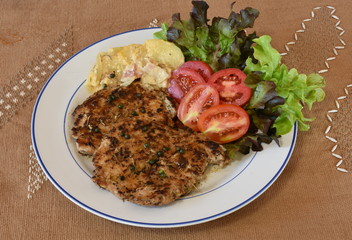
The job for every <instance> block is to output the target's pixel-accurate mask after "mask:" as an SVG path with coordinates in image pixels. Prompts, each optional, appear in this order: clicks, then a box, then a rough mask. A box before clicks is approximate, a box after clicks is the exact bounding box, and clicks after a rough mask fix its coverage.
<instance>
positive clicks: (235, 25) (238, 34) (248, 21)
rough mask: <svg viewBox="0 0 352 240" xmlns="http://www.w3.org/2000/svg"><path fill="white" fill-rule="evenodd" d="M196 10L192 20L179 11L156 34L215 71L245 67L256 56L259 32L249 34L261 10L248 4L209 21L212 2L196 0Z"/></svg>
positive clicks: (193, 10)
mask: <svg viewBox="0 0 352 240" xmlns="http://www.w3.org/2000/svg"><path fill="white" fill-rule="evenodd" d="M192 5H193V8H192V12H191V13H190V18H189V19H188V20H181V16H180V14H179V13H176V14H174V15H173V16H172V24H171V25H170V26H168V25H167V24H166V23H163V24H162V25H161V31H159V32H156V33H155V34H154V37H155V38H159V39H164V40H167V41H170V42H173V43H175V44H176V45H177V46H178V47H179V48H180V49H181V50H182V52H183V54H184V55H185V59H186V61H189V60H201V61H203V62H206V63H208V64H209V65H210V66H211V67H212V68H213V70H214V71H217V70H220V69H223V68H229V67H234V68H240V69H243V68H244V66H245V61H246V59H247V58H248V57H249V56H252V53H253V49H252V48H251V46H252V44H253V39H255V38H257V36H256V34H255V33H251V34H249V35H247V34H246V29H247V28H251V27H253V25H254V21H255V19H256V18H257V17H258V16H259V11H258V10H256V9H254V8H250V7H247V8H245V9H242V10H241V11H240V12H239V13H236V12H234V11H231V13H230V15H229V17H228V18H222V17H214V18H213V19H212V21H211V24H209V23H208V21H209V19H208V18H207V11H208V8H209V5H208V4H207V3H206V2H205V1H192Z"/></svg>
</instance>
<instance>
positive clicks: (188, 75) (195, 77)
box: [168, 68, 205, 102]
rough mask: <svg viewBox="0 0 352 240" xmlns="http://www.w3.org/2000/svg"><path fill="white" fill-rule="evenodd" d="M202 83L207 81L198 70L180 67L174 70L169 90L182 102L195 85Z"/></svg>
mask: <svg viewBox="0 0 352 240" xmlns="http://www.w3.org/2000/svg"><path fill="white" fill-rule="evenodd" d="M200 83H205V81H204V79H203V77H202V75H200V74H199V73H198V72H197V71H195V70H192V69H189V68H178V69H176V70H175V71H173V72H172V75H171V78H170V86H169V89H168V91H169V94H170V95H171V96H172V97H173V98H174V99H175V100H176V101H177V102H180V101H181V99H182V98H183V97H184V96H185V95H186V94H187V93H188V92H189V90H190V89H191V88H192V87H193V86H195V85H197V84H200Z"/></svg>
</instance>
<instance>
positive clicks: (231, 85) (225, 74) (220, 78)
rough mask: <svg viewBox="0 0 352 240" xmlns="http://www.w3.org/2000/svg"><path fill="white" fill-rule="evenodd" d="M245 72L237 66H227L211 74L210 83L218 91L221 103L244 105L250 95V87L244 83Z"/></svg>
mask: <svg viewBox="0 0 352 240" xmlns="http://www.w3.org/2000/svg"><path fill="white" fill-rule="evenodd" d="M245 79H246V74H244V72H242V71H241V70H239V69H237V68H227V69H223V70H220V71H217V72H216V73H214V74H213V75H211V77H210V79H209V81H208V82H209V83H210V84H214V85H215V86H216V88H217V89H218V91H219V95H220V100H221V102H222V103H228V104H235V105H237V106H244V105H246V104H247V103H248V101H249V99H250V98H251V96H252V89H251V88H249V87H247V86H246V85H245V84H244V80H245Z"/></svg>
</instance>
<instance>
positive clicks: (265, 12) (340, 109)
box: [0, 0, 352, 240]
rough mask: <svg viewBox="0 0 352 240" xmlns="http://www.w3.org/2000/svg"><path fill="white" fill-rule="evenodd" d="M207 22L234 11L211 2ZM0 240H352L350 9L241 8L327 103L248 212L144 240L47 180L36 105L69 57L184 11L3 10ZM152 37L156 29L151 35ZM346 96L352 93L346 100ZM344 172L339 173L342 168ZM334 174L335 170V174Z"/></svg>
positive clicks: (33, 4) (87, 4) (38, 5)
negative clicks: (315, 81) (33, 129)
mask: <svg viewBox="0 0 352 240" xmlns="http://www.w3.org/2000/svg"><path fill="white" fill-rule="evenodd" d="M208 3H209V5H210V10H209V17H213V16H227V15H228V13H229V9H230V5H231V1H228V0H218V1H215V0H213V1H208ZM0 6H1V8H0V56H1V58H0V69H1V77H0V126H1V128H0V136H1V137H0V146H1V152H2V154H1V155H0V156H1V157H0V159H1V168H0V173H1V177H0V191H1V194H0V214H1V218H0V239H146V240H148V239H153V240H154V239H352V227H351V226H352V224H351V221H352V210H351V209H352V208H351V205H352V184H351V183H352V176H351V174H350V172H351V169H350V158H351V156H350V155H351V144H350V143H351V129H352V128H351V125H352V124H351V123H352V120H351V119H352V118H351V116H350V115H351V107H352V106H351V104H352V102H351V100H350V97H349V94H352V92H349V91H350V90H349V89H350V88H351V87H352V85H350V84H352V74H351V60H350V56H351V47H350V44H351V40H352V35H351V20H352V19H351V14H350V12H351V10H350V9H351V8H352V2H351V1H343V0H338V1H305V0H296V1H287V0H285V1H282V0H271V1H259V0H251V1H237V3H236V6H235V8H236V9H241V8H243V7H246V6H252V7H255V8H257V9H259V10H260V12H261V15H260V17H259V19H258V20H257V22H256V26H255V29H256V30H257V32H258V34H269V35H271V36H272V38H273V41H272V44H273V46H274V47H275V48H277V49H278V50H279V51H280V52H281V53H283V55H284V56H283V61H284V62H285V63H286V64H288V65H289V66H290V67H297V68H298V69H299V70H300V71H304V72H311V71H315V72H320V73H322V74H323V75H324V77H325V78H326V80H327V87H326V89H325V90H326V94H327V95H326V99H325V101H324V102H322V103H320V104H317V105H316V106H315V108H314V110H313V111H312V112H309V113H307V114H308V115H309V116H315V117H316V121H314V122H313V123H312V124H311V130H310V131H308V132H299V133H298V139H297V144H296V148H295V150H294V153H293V155H292V157H291V160H290V161H289V163H288V165H287V167H286V169H285V170H284V172H283V173H282V175H281V176H280V177H279V179H278V180H277V181H276V182H275V183H274V184H273V185H272V186H271V187H270V188H269V189H268V190H267V191H266V192H265V193H264V194H263V195H261V196H260V197H259V198H258V199H256V200H255V201H254V202H252V203H251V204H249V205H248V206H246V207H244V208H242V209H240V210H238V211H236V212H234V213H232V214H230V215H228V216H225V217H223V218H220V219H217V220H214V221H211V222H208V223H204V224H199V225H195V226H190V227H183V228H174V229H147V228H139V227H132V226H127V225H123V224H119V223H115V222H111V221H108V220H105V219H102V218H100V217H97V216H95V215H93V214H91V213H89V212H87V211H85V210H83V209H82V208H80V207H78V206H76V205H75V204H73V203H72V202H71V201H69V200H68V199H67V198H66V197H64V196H63V195H62V194H61V193H60V192H59V191H57V190H56V189H55V187H54V186H53V185H52V184H51V183H50V182H49V181H47V180H46V177H45V176H44V175H43V174H42V171H41V170H40V168H39V166H38V164H37V163H36V160H35V156H34V153H33V151H32V149H31V139H30V118H31V113H32V108H33V104H34V99H35V98H36V96H37V94H38V91H39V89H40V88H41V86H42V85H43V84H44V82H45V80H46V79H47V78H48V76H49V75H50V74H51V73H52V72H53V71H54V70H55V69H56V68H57V67H58V66H59V65H60V64H61V63H62V62H63V61H64V60H65V59H67V58H68V57H69V56H71V55H72V54H73V53H74V52H77V51H79V50H80V49H82V48H83V47H85V46H87V45H89V44H91V43H93V42H95V41H97V40H99V39H102V38H105V37H108V36H110V35H113V34H116V33H119V32H123V31H126V30H130V29H137V28H144V27H148V26H149V25H150V23H151V22H152V23H153V19H157V20H158V22H156V21H155V20H154V23H157V24H159V23H160V22H162V21H168V20H170V17H171V14H172V13H175V12H180V13H181V14H183V15H184V16H186V15H187V14H188V12H189V11H190V8H191V3H190V1H188V0H174V1H162V0H154V1H147V0H141V1H126V0H119V1H69V0H61V1H32V0H30V1H12V0H7V1H6V0H2V1H0ZM152 25H153V24H152ZM351 89H352V88H351ZM341 160H342V161H341ZM336 165H337V166H336Z"/></svg>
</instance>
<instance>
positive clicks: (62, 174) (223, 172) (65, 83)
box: [32, 28, 297, 228]
mask: <svg viewBox="0 0 352 240" xmlns="http://www.w3.org/2000/svg"><path fill="white" fill-rule="evenodd" d="M158 30H159V29H158V28H156V29H155V28H154V29H140V30H135V31H130V32H125V33H121V34H118V35H115V36H111V37H109V38H106V39H103V40H101V41H99V42H96V43H94V44H92V45H90V46H88V47H87V48H85V49H83V50H81V51H80V52H78V53H77V54H75V55H74V56H72V57H71V58H70V59H68V60H67V61H66V62H65V63H64V64H63V65H62V66H60V68H58V69H57V70H56V71H55V73H54V74H53V75H52V76H51V77H50V78H49V80H48V81H47V83H46V84H45V86H44V87H43V89H42V91H41V92H40V94H39V97H38V99H37V101H36V104H35V107H34V110H33V116H32V141H33V145H34V149H35V152H36V155H37V158H38V161H39V163H40V165H41V167H42V168H43V170H44V172H45V173H46V175H47V177H48V178H49V179H50V181H51V182H52V183H53V184H54V186H55V187H56V188H57V189H58V190H59V191H60V192H61V193H62V194H64V195H65V196H66V197H67V198H68V199H70V200H71V201H73V202H74V203H76V204H77V205H79V206H80V207H82V208H84V209H86V210H87V211H89V212H91V213H94V214H96V215H98V216H100V217H103V218H106V219H109V220H112V221H115V222H120V223H124V224H129V225H135V226H142V227H157V228H161V227H180V226H187V225H193V224H199V223H203V222H207V221H210V220H214V219H216V218H219V217H222V216H225V215H227V214H229V213H232V212H234V211H236V210H238V209H239V208H241V207H243V206H245V205H246V204H248V203H250V202H251V201H253V200H254V199H255V198H257V197H258V196H259V195H261V194H262V193H263V192H264V191H265V190H266V189H267V188H268V187H269V186H270V185H271V184H272V183H273V182H274V181H275V180H276V179H277V177H278V176H279V175H280V173H281V172H282V171H283V169H284V168H285V166H286V164H287V162H288V160H289V158H290V156H291V153H292V151H293V148H294V145H295V140H296V135H297V132H296V126H295V128H294V130H293V131H292V132H291V133H289V134H287V135H285V136H284V137H282V138H281V140H280V141H281V147H278V146H277V145H276V144H275V143H272V144H270V145H265V149H264V151H262V152H259V153H252V154H249V155H247V156H245V157H244V158H243V159H242V160H241V161H234V162H233V163H232V164H231V165H230V166H228V167H226V168H224V169H220V170H217V171H215V172H211V173H210V175H209V176H208V178H207V180H206V181H205V182H204V183H203V184H201V185H200V186H199V189H198V190H197V191H195V192H194V193H193V194H191V195H189V196H187V197H184V198H183V199H180V200H177V201H175V202H174V203H173V204H170V205H168V206H163V207H143V206H138V205H135V204H133V203H130V202H124V201H122V200H120V199H118V198H117V197H115V196H114V195H113V194H111V193H110V192H108V191H105V190H102V189H100V188H99V187H98V186H96V185H95V184H94V183H93V182H92V181H91V179H90V176H91V175H92V166H91V163H90V161H89V159H86V158H84V157H82V156H81V155H79V154H77V151H76V149H75V144H74V141H73V139H72V138H71V137H70V126H71V124H72V120H71V112H72V110H73V109H74V108H75V107H76V106H77V104H79V103H81V102H82V101H83V100H84V99H85V98H86V97H87V96H88V92H87V91H86V89H85V87H84V86H83V83H84V81H85V79H86V76H87V74H88V72H89V70H90V69H91V67H92V66H93V64H94V62H95V59H96V56H97V54H98V53H99V52H101V51H106V50H107V49H108V48H111V47H117V46H124V45H128V44H131V43H143V42H144V41H145V40H146V39H150V38H153V33H154V32H156V31H158Z"/></svg>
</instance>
